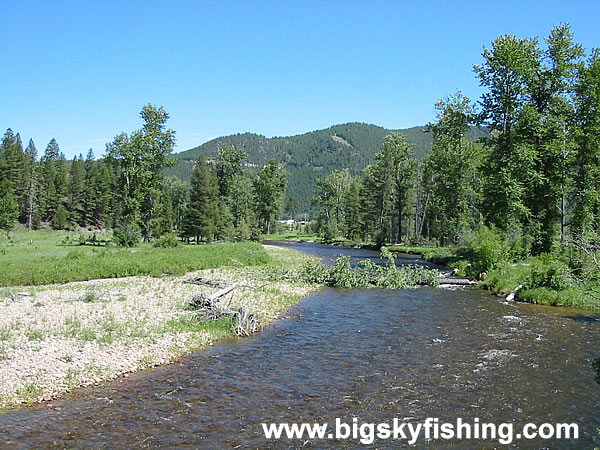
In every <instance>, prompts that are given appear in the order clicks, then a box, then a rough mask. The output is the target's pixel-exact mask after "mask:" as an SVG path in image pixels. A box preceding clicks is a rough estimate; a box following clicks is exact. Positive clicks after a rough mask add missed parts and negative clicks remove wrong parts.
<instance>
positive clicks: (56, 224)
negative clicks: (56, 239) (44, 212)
mask: <svg viewBox="0 0 600 450" xmlns="http://www.w3.org/2000/svg"><path fill="white" fill-rule="evenodd" d="M68 214H69V213H68V212H67V208H65V207H64V206H63V205H62V204H61V205H58V208H56V212H55V213H54V217H53V218H52V229H53V230H64V229H66V228H67V227H68V224H69V218H68Z"/></svg>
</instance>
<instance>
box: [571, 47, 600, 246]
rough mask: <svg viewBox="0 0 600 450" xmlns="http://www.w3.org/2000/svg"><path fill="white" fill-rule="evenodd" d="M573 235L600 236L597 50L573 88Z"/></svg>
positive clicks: (599, 61) (599, 52) (599, 74)
mask: <svg viewBox="0 0 600 450" xmlns="http://www.w3.org/2000/svg"><path fill="white" fill-rule="evenodd" d="M574 122H575V123H574V128H575V131H574V135H575V144H576V149H575V174H574V181H575V192H574V203H575V208H574V214H573V231H574V233H575V234H576V235H577V236H582V235H584V234H586V233H588V232H596V233H598V232H600V49H595V50H594V51H593V52H592V55H591V57H590V58H589V60H588V62H587V64H586V65H585V66H581V67H580V68H579V71H578V75H577V83H576V85H575V120H574Z"/></svg>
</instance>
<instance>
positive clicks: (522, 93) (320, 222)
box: [313, 25, 600, 256]
mask: <svg viewBox="0 0 600 450" xmlns="http://www.w3.org/2000/svg"><path fill="white" fill-rule="evenodd" d="M474 72H475V74H476V76H477V78H478V80H479V82H480V85H481V86H482V87H484V88H485V92H484V93H483V95H482V97H481V99H480V101H479V102H478V104H473V103H472V102H471V101H470V100H469V99H468V98H467V97H465V96H464V95H462V94H461V93H460V91H458V92H457V93H456V94H454V95H452V96H450V97H448V98H446V99H444V100H440V101H439V102H438V103H437V104H436V109H437V111H438V114H437V119H436V121H435V123H432V124H430V125H429V126H428V127H427V131H428V132H430V133H431V134H432V137H433V145H432V152H431V154H430V155H428V156H427V157H426V158H425V159H424V160H423V161H422V162H421V163H417V161H416V160H415V158H414V157H413V151H412V148H411V145H409V144H408V142H407V140H406V138H405V136H403V135H402V134H391V135H389V136H387V137H386V139H385V143H384V144H383V148H382V150H381V151H380V152H379V153H378V154H377V156H376V161H375V163H374V164H372V165H370V166H368V167H367V168H366V169H364V170H363V171H362V173H361V174H359V175H357V176H352V175H351V174H350V173H349V171H348V170H346V169H344V170H337V171H334V172H332V173H330V174H328V175H326V176H324V177H322V178H321V179H319V181H318V182H317V188H316V195H315V198H314V200H313V202H314V204H315V205H316V207H317V211H318V213H317V223H316V227H317V230H318V231H319V232H320V233H321V234H322V235H323V236H324V237H326V238H330V239H332V238H335V237H339V236H345V237H346V238H347V239H350V240H357V239H361V240H373V241H377V242H378V243H379V244H384V243H409V242H410V243H434V244H440V245H449V244H462V243H463V242H464V240H465V238H466V237H467V236H468V235H469V234H470V233H471V232H473V231H474V230H477V229H479V228H480V227H482V226H486V227H491V228H494V229H495V230H497V231H498V232H499V233H501V234H503V235H504V236H505V237H506V238H507V239H508V240H509V241H510V242H512V243H513V244H514V245H515V246H516V247H518V248H519V249H520V251H521V252H522V253H523V256H526V255H528V254H533V255H536V254H541V253H547V252H550V251H552V250H553V249H554V248H556V246H557V244H558V243H560V242H561V241H564V240H565V239H570V238H573V237H577V236H582V235H584V234H586V233H589V232H596V233H597V232H599V231H600V112H599V111H600V50H598V49H595V50H593V51H591V54H589V55H588V56H587V58H586V55H585V51H584V49H583V48H582V46H581V45H579V44H576V43H575V42H574V41H573V34H572V33H571V31H570V28H569V26H568V25H558V26H555V27H554V28H553V30H552V32H551V33H550V35H549V37H548V38H547V39H545V44H544V45H541V44H540V42H539V41H538V39H537V38H523V39H520V38H517V37H515V36H512V35H505V36H500V37H498V38H497V39H496V40H495V41H494V42H493V43H492V46H491V47H490V48H486V49H484V52H483V63H482V64H478V65H475V66H474ZM474 125H475V126H485V127H487V128H488V130H489V132H490V135H489V137H488V138H483V139H479V140H477V141H474V140H471V139H468V138H467V131H468V130H469V128H470V127H471V126H474Z"/></svg>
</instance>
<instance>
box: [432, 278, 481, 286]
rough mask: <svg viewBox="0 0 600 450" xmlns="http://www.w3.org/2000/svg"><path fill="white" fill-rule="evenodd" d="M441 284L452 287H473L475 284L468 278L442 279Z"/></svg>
mask: <svg viewBox="0 0 600 450" xmlns="http://www.w3.org/2000/svg"><path fill="white" fill-rule="evenodd" d="M440 284H445V285H451V286H473V285H474V284H475V282H474V281H471V280H469V279H467V278H441V279H440Z"/></svg>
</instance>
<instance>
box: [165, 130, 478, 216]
mask: <svg viewBox="0 0 600 450" xmlns="http://www.w3.org/2000/svg"><path fill="white" fill-rule="evenodd" d="M392 131H394V130H388V129H385V128H382V127H378V126H376V125H369V124H364V123H347V124H344V125H335V126H332V127H331V128H327V129H324V130H316V131H311V132H309V133H305V134H300V135H297V136H288V137H276V138H266V137H264V136H260V135H256V134H252V133H244V134H235V135H232V136H226V137H221V138H217V139H213V140H212V141H209V142H207V143H205V144H203V145H201V146H199V147H195V148H193V149H190V150H187V151H184V152H181V153H179V154H177V155H174V156H173V157H174V158H177V159H178V160H179V161H180V164H179V165H177V166H175V167H172V168H169V169H167V171H166V172H167V174H168V175H175V176H177V177H179V178H180V179H182V180H184V181H189V180H190V179H191V174H192V170H193V168H194V164H195V162H196V160H197V159H198V157H199V156H200V155H204V156H207V157H209V158H211V157H214V156H215V155H216V154H217V149H218V147H219V146H220V145H222V144H227V145H230V146H233V147H235V148H237V149H244V150H245V151H246V152H247V160H248V163H249V164H251V165H256V166H257V167H263V166H264V165H265V164H267V162H268V161H269V159H271V158H275V159H276V160H277V161H281V162H283V163H284V165H285V168H286V169H287V171H288V172H289V184H288V190H287V198H295V199H296V200H297V201H298V204H299V209H300V211H306V210H308V209H309V208H310V202H311V198H312V196H313V194H314V188H315V184H316V181H317V179H318V178H319V177H321V176H323V175H324V174H327V173H329V172H331V171H332V170H336V169H342V168H348V169H349V170H350V173H351V174H352V175H357V174H358V173H360V171H361V170H362V169H364V168H365V167H366V166H367V165H369V164H372V163H373V162H374V160H375V155H376V154H377V153H378V152H379V151H381V148H382V145H383V142H384V138H385V136H386V135H388V134H390V133H392ZM396 131H400V132H402V133H403V134H405V135H406V137H407V139H408V142H409V143H411V144H413V145H414V153H415V157H416V158H417V159H418V160H422V159H423V158H424V157H425V156H426V155H427V154H429V153H430V152H431V143H432V137H431V134H430V133H426V132H425V127H413V128H408V129H405V130H396ZM482 136H487V131H486V130H485V129H479V128H472V129H471V131H470V133H469V137H470V138H471V139H477V138H479V137H482Z"/></svg>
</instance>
